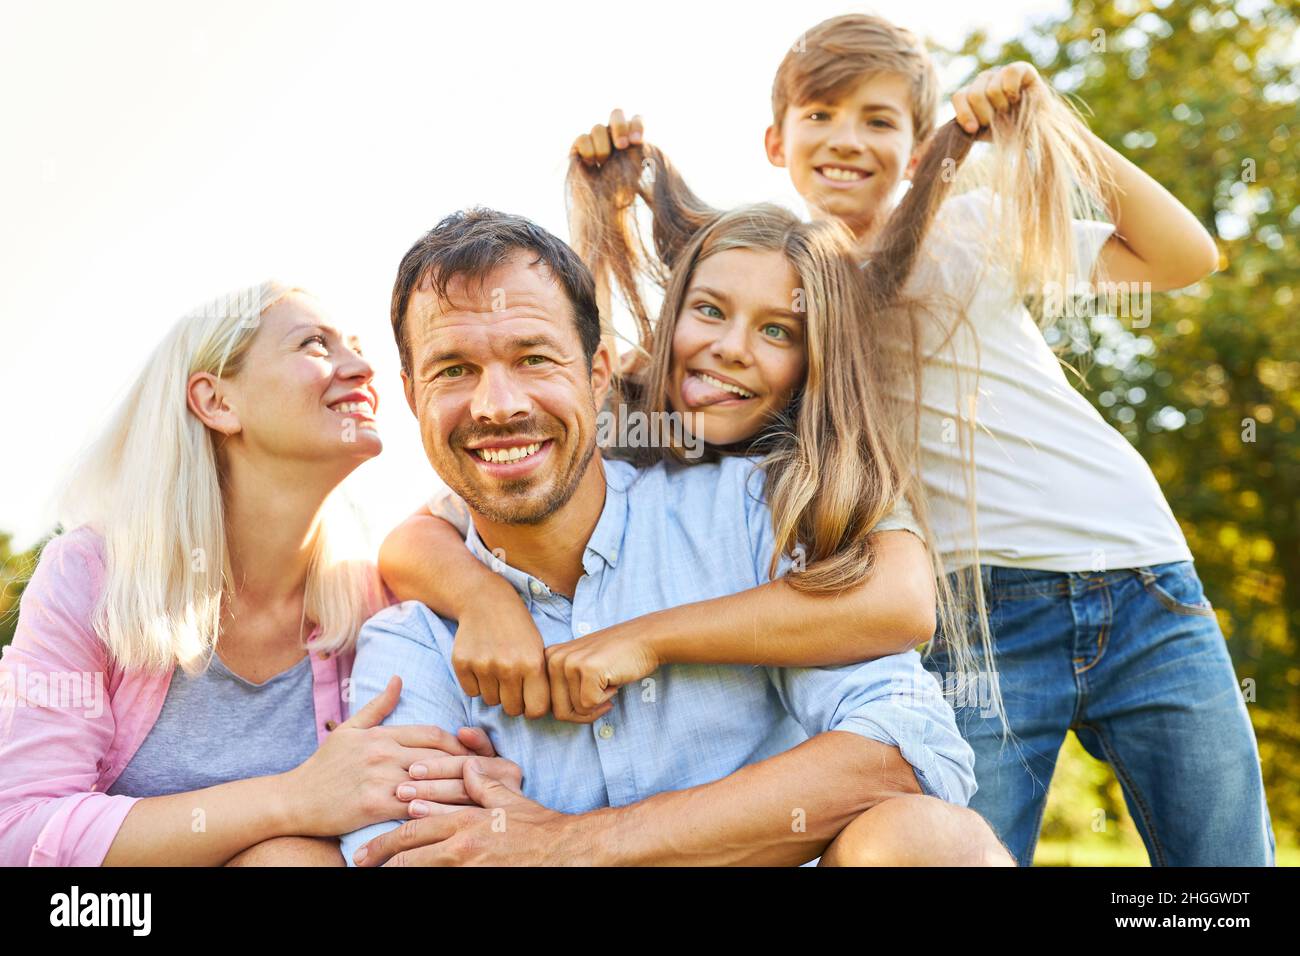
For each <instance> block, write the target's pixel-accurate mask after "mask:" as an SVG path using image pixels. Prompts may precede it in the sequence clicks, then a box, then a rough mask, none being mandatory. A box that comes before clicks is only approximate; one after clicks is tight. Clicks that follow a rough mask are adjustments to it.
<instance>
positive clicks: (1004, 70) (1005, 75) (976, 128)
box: [952, 62, 1042, 139]
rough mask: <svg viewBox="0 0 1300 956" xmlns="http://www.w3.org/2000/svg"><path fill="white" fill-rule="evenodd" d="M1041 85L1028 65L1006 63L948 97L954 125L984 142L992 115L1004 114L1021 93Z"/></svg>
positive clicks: (1036, 73)
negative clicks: (955, 122) (953, 115)
mask: <svg viewBox="0 0 1300 956" xmlns="http://www.w3.org/2000/svg"><path fill="white" fill-rule="evenodd" d="M1041 82H1042V77H1040V76H1039V75H1038V70H1037V69H1035V67H1034V65H1033V64H1032V63H1024V62H1017V63H1008V64H1007V65H1006V66H995V67H993V68H992V69H988V70H985V71H984V72H983V73H980V74H979V75H978V76H977V77H975V79H974V80H972V81H971V82H970V83H968V84H967V85H966V86H963V87H962V88H961V89H960V90H958V91H957V92H956V93H954V94H953V96H952V108H953V109H954V110H956V111H957V122H958V123H960V124H961V128H962V129H964V130H966V132H968V133H979V134H980V135H979V138H980V139H987V138H988V132H987V129H988V127H989V126H991V125H992V123H993V115H994V113H1005V112H1007V111H1008V110H1010V109H1011V107H1012V105H1013V104H1015V103H1018V102H1019V101H1020V97H1021V95H1022V94H1023V93H1024V91H1025V90H1027V89H1030V88H1031V87H1033V86H1035V85H1037V84H1038V83H1041Z"/></svg>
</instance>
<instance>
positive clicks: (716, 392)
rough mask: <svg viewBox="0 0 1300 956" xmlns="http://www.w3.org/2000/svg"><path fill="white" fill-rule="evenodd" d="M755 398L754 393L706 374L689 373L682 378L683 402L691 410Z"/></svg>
mask: <svg viewBox="0 0 1300 956" xmlns="http://www.w3.org/2000/svg"><path fill="white" fill-rule="evenodd" d="M753 397H754V393H753V392H750V391H748V390H746V389H742V388H740V387H739V386H736V385H732V384H731V383H730V382H723V381H722V380H721V379H717V378H714V377H713V376H712V375H709V374H708V373H706V372H687V373H686V375H685V376H683V378H682V400H683V401H684V402H685V403H686V404H687V405H688V406H690V407H691V408H701V407H703V406H705V405H716V404H718V403H719V402H727V401H742V400H744V399H747V398H753Z"/></svg>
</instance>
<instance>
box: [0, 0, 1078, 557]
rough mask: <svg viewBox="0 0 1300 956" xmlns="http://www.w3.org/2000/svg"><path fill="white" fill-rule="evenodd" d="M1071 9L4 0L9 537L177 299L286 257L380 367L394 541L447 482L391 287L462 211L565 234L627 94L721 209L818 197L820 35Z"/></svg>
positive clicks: (998, 22)
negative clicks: (421, 408) (782, 118)
mask: <svg viewBox="0 0 1300 956" xmlns="http://www.w3.org/2000/svg"><path fill="white" fill-rule="evenodd" d="M1061 9H1063V2H1062V0H1004V2H1000V3H998V4H972V3H969V2H960V0H959V2H952V0H905V2H899V0H888V2H881V3H877V4H875V5H872V6H864V5H852V4H844V3H828V2H820V0H807V2H800V3H798V4H795V3H789V2H781V3H775V2H764V0H745V2H714V0H710V2H708V3H700V2H698V0H697V2H680V0H660V2H656V3H654V4H647V3H630V2H623V0H598V2H581V3H579V2H572V3H568V2H563V0H559V2H549V0H548V2H547V3H536V2H531V3H522V2H512V0H504V2H503V0H494V2H493V3H490V4H482V5H476V4H445V3H434V2H423V3H405V2H403V3H399V2H382V0H379V2H367V3H328V2H310V3H307V2H270V3H268V2H247V0H235V2H223V3H221V4H212V3H197V2H176V0H172V2H139V0H125V2H115V3H112V4H103V3H99V2H93V3H92V2H89V0H86V2H78V3H72V2H66V0H46V2H41V3H35V2H14V0H0V129H2V130H3V134H0V135H3V138H4V147H3V149H0V374H2V375H3V380H4V382H5V383H6V386H7V387H8V389H9V391H10V395H11V400H10V403H9V411H8V412H7V413H6V416H5V417H6V420H7V421H6V425H7V427H6V429H5V431H4V440H3V444H2V445H0V447H2V448H3V450H4V452H5V454H4V455H3V457H2V458H0V461H2V462H3V464H0V532H10V533H12V534H13V535H14V542H13V543H14V546H15V547H18V548H21V547H26V546H28V545H30V544H32V543H34V542H35V541H36V540H37V539H39V538H40V537H42V536H43V535H44V534H46V533H48V532H49V531H50V530H52V528H53V526H54V523H55V521H56V519H57V516H56V513H55V511H54V508H53V504H54V497H55V494H56V493H57V491H58V488H59V485H60V482H61V481H63V480H64V478H65V477H66V475H67V474H68V471H69V469H70V467H71V465H72V463H73V462H74V461H75V460H76V457H77V455H78V454H79V453H80V451H81V450H82V449H83V448H84V447H85V445H86V444H87V443H88V442H89V441H90V440H91V439H92V438H93V437H94V435H95V434H96V433H97V431H98V429H99V428H101V427H102V426H103V424H104V422H105V420H106V419H107V416H108V414H109V412H110V411H111V410H112V409H113V407H114V406H115V405H116V404H117V401H118V400H119V399H120V398H121V396H122V395H123V394H124V392H125V390H126V388H127V386H128V385H129V383H130V382H131V381H132V380H133V379H134V378H135V376H136V375H137V374H138V372H139V369H140V366H141V364H142V363H143V361H144V359H145V357H146V356H147V354H148V352H149V351H150V350H151V349H152V348H153V346H154V345H155V344H156V343H157V341H159V340H160V339H161V337H162V335H163V334H164V332H165V331H166V330H167V328H168V327H170V325H171V324H172V323H173V322H174V321H175V320H176V318H178V317H179V316H180V315H182V314H184V313H185V312H186V311H187V310H188V309H189V308H191V307H192V306H194V305H196V304H198V303H200V302H203V301H207V300H208V299H210V298H212V297H214V296H216V295H217V294H219V293H222V292H225V291H227V290H230V289H234V288H241V287H244V286H248V285H251V284H254V283H256V282H258V281H260V280H261V279H263V278H265V277H268V276H277V277H280V278H282V279H285V280H287V281H290V282H291V283H293V284H295V285H301V286H304V287H306V288H309V289H311V290H313V291H314V292H315V293H316V294H317V295H318V296H319V297H320V298H321V299H322V300H323V301H324V303H325V305H326V308H327V310H328V312H329V313H330V315H331V316H332V318H333V319H334V322H335V324H336V325H338V326H339V327H340V328H342V329H344V330H345V331H348V332H351V333H355V334H357V335H358V336H360V338H361V340H362V344H363V347H364V349H365V351H366V354H367V357H369V358H370V359H371V360H372V362H373V364H374V365H375V368H376V379H375V381H376V386H377V388H378V390H379V392H380V407H379V427H380V430H381V434H382V435H383V439H384V444H385V450H384V452H383V454H382V455H380V456H379V457H378V458H376V459H374V460H373V461H370V462H367V463H366V464H365V465H363V466H362V467H361V468H360V469H358V472H357V473H356V474H355V475H354V476H353V477H352V478H351V479H349V488H350V493H351V495H352V496H353V497H354V498H355V499H356V500H357V501H358V503H359V504H360V507H361V509H362V511H363V513H364V514H365V515H366V517H367V519H368V523H369V524H370V525H371V528H372V531H373V533H374V535H375V537H376V540H378V539H379V538H380V537H382V535H383V533H384V532H385V531H386V530H387V529H388V528H389V527H391V526H392V525H393V524H394V523H396V522H397V521H398V520H400V518H401V517H403V516H404V515H405V514H407V513H408V512H409V511H410V510H412V509H413V508H414V507H415V506H416V505H417V504H418V503H419V502H420V500H422V499H423V498H425V497H427V495H428V494H429V493H430V492H431V491H432V490H433V489H434V488H435V487H436V481H437V479H436V477H435V476H434V474H433V472H432V469H431V468H430V467H429V465H428V462H427V460H426V459H425V457H424V452H423V450H422V448H421V446H420V440H419V433H418V430H417V425H416V422H415V420H414V418H413V417H412V416H411V414H410V412H409V411H408V409H407V407H406V403H405V402H404V401H403V399H402V396H401V383H400V380H399V378H398V364H397V354H396V348H395V346H394V345H393V340H392V333H391V329H390V326H389V322H388V299H389V294H390V292H391V289H392V282H393V277H394V274H395V271H396V267H397V263H398V261H399V260H400V259H401V256H402V254H403V253H404V252H405V251H406V249H407V248H408V247H409V246H410V245H411V243H412V242H413V241H414V240H415V239H416V238H418V237H419V236H420V235H421V234H422V233H423V232H425V231H426V230H428V229H429V228H430V227H431V226H432V225H433V224H434V223H436V222H437V221H438V220H439V219H440V218H441V217H442V216H444V215H446V214H447V213H449V212H452V211H454V210H456V209H459V208H463V207H466V206H471V205H486V206H491V207H494V208H497V209H501V210H504V211H507V212H512V213H518V214H522V215H525V216H528V217H530V218H532V219H533V220H535V221H536V222H538V223H540V224H541V225H543V226H544V227H546V228H548V229H550V230H551V231H552V232H554V233H555V234H557V235H559V236H561V237H567V228H566V224H565V215H564V191H563V181H564V171H565V168H566V164H567V159H568V150H569V146H570V144H571V143H572V141H573V139H574V137H575V136H577V135H578V134H579V133H582V132H585V131H587V130H589V129H590V128H591V126H592V125H593V124H594V123H599V122H604V121H605V119H606V118H607V117H608V115H609V111H610V109H611V108H612V107H614V106H620V107H622V108H624V109H625V110H626V111H627V113H628V115H631V113H633V112H640V113H641V114H642V115H643V116H644V117H645V123H646V139H647V140H648V141H651V142H654V143H655V144H657V145H659V146H660V147H662V148H663V149H664V150H665V152H666V153H667V154H668V155H669V156H670V157H671V158H672V159H673V161H674V163H675V164H676V165H677V166H678V167H679V168H681V169H682V170H683V172H684V173H685V174H686V175H687V177H688V179H689V181H690V182H691V184H692V186H693V187H694V188H695V189H696V191H697V192H699V193H700V194H701V195H702V196H704V197H705V198H706V199H708V200H709V201H710V202H711V203H713V204H714V205H718V206H722V207H726V206H731V205H737V204H740V203H748V202H759V201H765V200H766V201H775V202H780V203H783V204H785V205H787V206H788V207H790V208H792V209H795V210H796V211H800V212H802V211H803V206H802V204H801V203H800V201H799V198H798V196H797V194H796V193H795V192H794V191H793V189H792V187H791V186H790V185H789V181H788V180H787V179H786V177H785V172H784V171H783V170H780V169H776V168H774V167H771V166H769V165H768V163H767V161H766V159H765V158H764V155H763V151H762V136H763V130H764V128H765V126H766V125H767V123H768V122H769V121H770V117H769V110H770V107H769V95H770V88H771V82H772V75H773V73H774V71H775V69H776V66H777V64H778V63H779V62H780V60H781V57H782V56H783V55H784V52H785V50H786V49H787V48H789V46H790V45H791V44H792V43H793V42H794V41H795V40H796V39H797V38H798V36H799V34H800V33H801V32H802V31H804V30H806V29H808V28H809V27H810V26H812V25H813V24H815V23H817V22H819V21H820V20H822V19H825V18H826V17H830V16H835V15H837V14H841V13H848V12H855V11H857V12H874V13H878V14H881V15H883V16H886V17H888V18H890V19H892V20H894V21H895V22H897V23H900V24H902V25H904V26H907V27H909V28H910V29H912V30H914V31H915V32H917V33H919V34H921V35H922V36H924V37H927V38H929V39H931V40H934V41H936V42H938V43H940V44H943V45H949V46H951V45H956V44H957V43H958V42H960V40H961V39H962V38H963V37H964V36H965V35H966V34H967V33H968V32H970V31H971V30H972V29H975V28H983V29H985V30H986V31H987V32H988V33H989V34H990V35H991V36H992V37H994V38H1006V37H1009V36H1012V35H1014V34H1015V33H1017V32H1019V31H1020V30H1022V29H1023V28H1024V27H1025V26H1026V25H1027V24H1028V23H1029V22H1031V20H1036V19H1041V18H1042V17H1044V16H1047V15H1051V14H1054V13H1057V12H1059V11H1060V10H1061ZM949 78H950V82H951V81H952V79H954V77H953V76H952V73H951V71H950V73H949Z"/></svg>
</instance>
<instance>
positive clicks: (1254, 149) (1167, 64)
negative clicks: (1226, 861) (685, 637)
mask: <svg viewBox="0 0 1300 956" xmlns="http://www.w3.org/2000/svg"><path fill="white" fill-rule="evenodd" d="M954 53H955V54H956V55H959V56H964V57H968V58H970V60H969V62H971V63H972V69H971V73H972V74H974V73H975V72H978V71H979V70H982V69H984V68H986V67H988V66H990V65H994V64H1000V63H1008V62H1011V61H1015V60H1027V61H1029V62H1032V63H1034V64H1035V65H1036V66H1037V67H1038V70H1039V72H1040V73H1041V74H1042V75H1043V76H1045V77H1047V78H1049V79H1050V80H1051V82H1052V83H1053V84H1054V85H1055V86H1056V88H1057V89H1058V90H1060V91H1061V92H1062V93H1066V94H1068V95H1070V96H1072V97H1077V98H1078V101H1079V102H1080V105H1081V108H1082V109H1083V110H1084V112H1085V115H1087V118H1088V122H1089V125H1090V126H1091V128H1092V130H1093V132H1094V133H1096V134H1097V135H1098V136H1100V137H1101V138H1102V139H1103V140H1105V141H1106V142H1107V143H1109V144H1110V145H1111V146H1113V147H1114V148H1115V149H1117V150H1119V151H1120V152H1121V153H1123V154H1124V155H1125V156H1127V157H1128V158H1129V159H1131V160H1132V161H1133V162H1134V163H1136V164H1137V165H1138V166H1140V167H1141V168H1142V169H1143V170H1145V171H1146V172H1147V173H1149V174H1150V175H1151V176H1152V177H1154V178H1155V179H1156V180H1157V181H1159V182H1160V183H1161V184H1162V185H1164V186H1165V187H1166V188H1167V189H1169V191H1170V192H1171V193H1173V194H1174V195H1175V196H1177V197H1178V199H1179V200H1181V201H1182V202H1183V203H1184V205H1186V206H1187V207H1188V208H1189V209H1190V210H1192V212H1193V213H1194V214H1196V215H1197V217H1199V218H1200V219H1201V221H1202V222H1203V223H1204V224H1205V225H1206V227H1207V228H1208V229H1209V230H1210V231H1211V233H1212V234H1213V235H1215V236H1216V238H1217V240H1218V243H1219V248H1220V250H1221V253H1222V256H1221V260H1220V269H1219V272H1218V273H1216V274H1215V275H1214V276H1212V277H1210V278H1209V279H1207V280H1205V281H1204V282H1201V283H1199V284H1198V285H1197V286H1194V287H1192V288H1191V289H1187V290H1183V291H1182V292H1179V293H1173V294H1169V295H1161V294H1156V295H1155V297H1154V299H1153V301H1152V302H1151V309H1150V316H1149V319H1150V325H1149V327H1139V326H1140V321H1139V322H1135V321H1134V320H1133V319H1132V318H1129V317H1113V316H1098V317H1096V318H1095V319H1094V320H1093V321H1092V337H1093V342H1092V346H1093V354H1092V358H1091V361H1090V367H1089V369H1088V372H1087V375H1086V382H1085V383H1084V384H1082V385H1081V386H1080V387H1081V389H1082V391H1083V393H1084V394H1085V395H1086V396H1087V397H1088V399H1089V400H1090V401H1091V402H1092V403H1093V404H1094V406H1095V407H1096V408H1097V409H1098V411H1099V412H1101V414H1102V415H1103V416H1104V417H1105V418H1106V420H1107V421H1109V422H1110V423H1111V424H1113V425H1114V426H1115V427H1116V428H1118V429H1119V430H1120V431H1121V432H1122V433H1123V434H1124V435H1125V436H1126V437H1127V438H1128V439H1129V440H1130V441H1132V442H1133V444H1134V445H1135V446H1136V447H1137V449H1138V451H1139V452H1141V454H1142V456H1143V457H1144V458H1145V459H1146V460H1147V461H1148V462H1150V464H1151V467H1152V469H1153V470H1154V472H1155V474H1156V477H1157V479H1159V481H1160V484H1161V487H1162V488H1163V489H1164V491H1165V495H1166V496H1167V497H1168V499H1169V501H1170V504H1171V506H1172V507H1173V509H1174V512H1175V513H1176V514H1177V516H1178V518H1179V520H1180V523H1181V524H1182V527H1183V531H1184V532H1185V533H1186V535H1187V539H1188V543H1189V544H1190V546H1191V549H1192V553H1193V554H1194V555H1195V557H1196V565H1197V569H1198V570H1199V572H1200V575H1201V578H1202V580H1203V581H1204V582H1205V588H1206V593H1207V594H1208V595H1209V597H1210V599H1211V600H1212V601H1213V602H1214V604H1215V605H1216V607H1217V608H1218V610H1219V619H1220V622H1221V623H1222V625H1223V629H1224V632H1225V633H1226V634H1227V635H1228V638H1229V648H1230V650H1231V652H1232V656H1233V660H1234V662H1235V664H1236V667H1237V673H1238V676H1239V677H1240V678H1241V679H1242V681H1243V684H1244V685H1245V688H1246V692H1247V694H1246V696H1247V701H1248V703H1249V706H1250V711H1251V715H1252V719H1253V720H1254V724H1255V729H1256V733H1257V734H1258V737H1259V742H1260V750H1261V756H1262V760H1263V764H1264V769H1265V784H1266V786H1267V787H1268V791H1269V800H1270V806H1271V808H1272V812H1273V820H1274V825H1275V828H1276V830H1277V833H1278V838H1279V841H1287V842H1291V843H1294V842H1295V840H1296V827H1297V824H1298V823H1300V789H1298V788H1296V787H1295V785H1294V781H1295V780H1296V779H1297V778H1298V777H1300V720H1298V719H1297V715H1300V662H1297V659H1296V649H1297V647H1296V645H1297V640H1298V639H1300V431H1297V428H1296V424H1297V419H1298V418H1300V324H1298V323H1297V322H1296V321H1295V319H1294V312H1293V309H1295V308H1297V307H1298V306H1300V249H1298V248H1297V239H1296V234H1297V227H1298V226H1300V195H1298V191H1300V182H1298V180H1297V174H1296V166H1297V162H1296V158H1297V153H1298V152H1300V111H1298V110H1297V101H1298V100H1300V65H1298V62H1297V61H1298V60H1300V56H1298V54H1300V43H1298V41H1297V7H1296V6H1295V4H1293V3H1292V4H1279V3H1274V2H1268V0H1241V2H1237V3H1216V2H1209V0H1165V2H1162V3H1156V2H1151V0H1130V2H1106V3H1097V2H1090V0H1076V2H1075V3H1074V6H1073V10H1072V11H1071V12H1070V13H1069V14H1067V15H1065V16H1064V17H1063V18H1058V19H1053V20H1047V21H1043V22H1039V23H1038V24H1036V25H1035V26H1033V27H1031V28H1030V29H1029V30H1027V31H1026V32H1025V33H1024V34H1023V35H1022V36H1021V37H1018V38H1016V39H1015V40H1013V41H1011V42H1008V43H1006V44H1003V45H1001V46H997V45H991V44H989V43H988V42H987V38H986V37H985V36H984V35H983V34H980V33H976V34H974V35H972V36H971V37H969V38H968V40H967V41H966V43H965V44H964V45H963V47H962V48H961V49H960V50H959V51H954ZM1085 351H1086V349H1085ZM1066 357H1067V358H1070V356H1069V354H1068V353H1067V356H1066ZM1252 697H1253V700H1252ZM1080 754H1081V751H1080ZM1080 754H1073V753H1071V754H1069V755H1067V756H1066V757H1065V764H1066V766H1067V767H1073V765H1074V764H1076V763H1077V762H1078V761H1079V760H1080V759H1082V760H1088V759H1089V758H1087V757H1086V756H1084V757H1081V756H1080ZM1108 780H1109V778H1106V779H1105V780H1099V779H1097V777H1096V775H1095V773H1092V772H1091V771H1087V772H1085V771H1078V770H1077V768H1076V769H1075V770H1071V772H1070V773H1067V774H1065V775H1064V776H1063V778H1062V781H1061V785H1062V786H1063V787H1065V788H1067V789H1069V790H1070V791H1071V797H1070V799H1069V800H1067V801H1056V802H1053V804H1052V807H1053V808H1054V810H1059V811H1060V812H1058V813H1055V815H1053V813H1049V815H1048V818H1047V820H1046V827H1047V830H1048V831H1049V833H1050V834H1055V835H1057V836H1065V835H1071V836H1074V837H1077V838H1080V839H1083V838H1084V834H1087V838H1089V839H1091V837H1092V834H1091V831H1090V830H1089V829H1088V826H1089V821H1088V820H1086V819H1085V820H1082V821H1080V820H1079V819H1076V818H1075V817H1074V816H1069V817H1067V816H1066V813H1065V809H1066V807H1067V806H1068V807H1070V808H1076V807H1079V806H1083V807H1105V806H1111V805H1114V804H1115V803H1116V798H1117V797H1118V792H1117V791H1115V790H1114V786H1113V784H1111V783H1109V782H1107V781H1108ZM1121 805H1122V804H1121ZM1069 812H1070V813H1071V814H1074V813H1075V812H1076V811H1075V810H1074V809H1070V811H1069Z"/></svg>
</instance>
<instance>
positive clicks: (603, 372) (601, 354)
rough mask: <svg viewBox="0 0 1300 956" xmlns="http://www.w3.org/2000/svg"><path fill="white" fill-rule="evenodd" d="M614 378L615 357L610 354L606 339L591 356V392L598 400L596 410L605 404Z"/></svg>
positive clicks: (602, 340) (601, 341)
mask: <svg viewBox="0 0 1300 956" xmlns="http://www.w3.org/2000/svg"><path fill="white" fill-rule="evenodd" d="M613 378H614V357H613V356H612V355H610V354H609V343H608V342H607V341H605V340H604V339H601V340H600V344H599V345H597V346H596V354H595V355H593V356H592V357H591V394H592V397H593V398H594V399H595V400H596V410H597V411H600V409H601V408H602V407H603V406H604V404H605V396H606V395H608V394H609V386H610V384H611V382H612V381H613Z"/></svg>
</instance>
